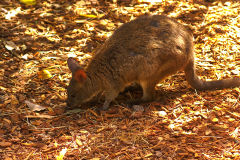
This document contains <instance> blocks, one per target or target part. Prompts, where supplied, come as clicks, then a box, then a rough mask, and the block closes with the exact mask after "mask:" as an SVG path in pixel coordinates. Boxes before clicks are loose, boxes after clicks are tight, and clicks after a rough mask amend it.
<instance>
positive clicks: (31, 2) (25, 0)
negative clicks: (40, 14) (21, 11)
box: [20, 0, 36, 6]
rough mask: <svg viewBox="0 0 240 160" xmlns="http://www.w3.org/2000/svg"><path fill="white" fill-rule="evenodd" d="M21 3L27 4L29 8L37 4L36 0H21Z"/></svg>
mask: <svg viewBox="0 0 240 160" xmlns="http://www.w3.org/2000/svg"><path fill="white" fill-rule="evenodd" d="M20 2H22V3H23V4H26V5H28V6H30V5H35V4H36V0H20Z"/></svg>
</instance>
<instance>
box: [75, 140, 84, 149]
mask: <svg viewBox="0 0 240 160" xmlns="http://www.w3.org/2000/svg"><path fill="white" fill-rule="evenodd" d="M76 143H77V144H78V146H80V147H81V146H82V145H83V143H82V142H81V141H80V140H78V139H76Z"/></svg>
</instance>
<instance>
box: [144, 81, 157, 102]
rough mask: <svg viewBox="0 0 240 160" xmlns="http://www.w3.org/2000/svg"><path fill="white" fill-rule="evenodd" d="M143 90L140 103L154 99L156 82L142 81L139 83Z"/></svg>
mask: <svg viewBox="0 0 240 160" xmlns="http://www.w3.org/2000/svg"><path fill="white" fill-rule="evenodd" d="M140 84H141V86H142V89H143V96H142V98H141V100H142V101H144V102H148V101H152V100H154V99H155V86H156V84H157V82H156V81H151V82H149V81H142V82H140Z"/></svg>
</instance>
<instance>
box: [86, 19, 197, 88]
mask: <svg viewBox="0 0 240 160" xmlns="http://www.w3.org/2000/svg"><path fill="white" fill-rule="evenodd" d="M192 39H193V38H192V34H191V32H190V31H189V30H188V29H187V28H186V27H185V26H183V25H182V24H180V23H178V22H176V21H175V20H173V19H171V18H168V17H166V16H162V15H154V16H148V15H145V16H140V17H138V18H137V19H135V20H133V21H131V22H129V23H126V24H124V25H122V26H121V27H120V28H119V29H117V30H116V31H115V32H114V34H113V35H112V36H111V37H110V38H109V39H108V40H107V41H106V42H105V43H104V45H103V46H102V47H101V49H100V50H98V52H97V53H96V56H95V57H94V58H93V60H92V62H91V63H90V65H89V66H88V70H90V71H94V72H95V73H99V74H103V75H104V76H105V77H106V80H107V81H109V80H110V81H113V82H114V83H117V84H115V85H120V86H121V84H123V85H125V83H127V84H128V83H131V82H134V81H136V82H141V81H151V80H154V81H159V80H161V79H163V78H165V77H166V76H168V75H170V74H173V73H175V72H176V71H178V70H181V69H182V68H183V67H184V66H185V64H186V62H187V61H188V59H189V57H191V56H192V49H193V47H192V46H193V44H192Z"/></svg>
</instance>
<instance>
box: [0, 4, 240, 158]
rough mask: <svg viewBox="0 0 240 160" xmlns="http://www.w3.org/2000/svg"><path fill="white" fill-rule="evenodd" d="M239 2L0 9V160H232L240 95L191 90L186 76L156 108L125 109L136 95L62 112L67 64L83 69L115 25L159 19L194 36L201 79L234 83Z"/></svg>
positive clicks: (171, 82) (168, 87) (237, 150)
mask: <svg viewBox="0 0 240 160" xmlns="http://www.w3.org/2000/svg"><path fill="white" fill-rule="evenodd" d="M239 8H240V3H239V2H238V1H218V0H216V1H210V0H208V1H207V0H206V1H204V0H192V1H189V2H186V1H185V0H179V1H171V0H169V1H167V0H166V1H165V0H162V1H160V0H159V3H150V2H149V0H134V1H130V0H112V1H107V0H82V1H81V0H79V1H77V0H65V1H64V0H61V1H58V0H42V1H40V0H39V1H34V0H21V2H19V1H17V0H2V1H1V2H0V21H1V23H0V159H4V160H11V159H14V160H21V159H24V160H28V159H36V160H38V159H39V160H40V159H57V160H61V159H68V160H69V159H70V160H71V159H92V160H98V159H99V160H100V159H101V160H102V159H121V160H125V159H129V160H130V159H131V160H132V159H135V160H137V159H167V160H172V159H173V160H175V159H240V144H239V140H240V129H239V126H240V125H239V123H240V121H239V120H240V103H239V93H240V89H239V88H234V89H224V90H219V91H204V92H203V91H197V90H193V89H191V88H190V86H189V85H188V84H187V82H186V81H185V78H184V74H183V73H182V72H179V73H178V74H177V75H174V76H172V77H169V78H168V79H167V80H165V81H164V82H163V83H161V84H159V85H158V86H157V87H156V89H157V92H158V97H159V98H158V101H155V102H152V103H147V104H140V105H139V106H135V108H134V107H133V108H128V107H127V105H126V104H125V103H124V102H125V101H126V100H129V99H132V98H134V97H140V96H141V90H138V89H133V90H128V91H125V92H124V93H122V94H121V95H119V97H118V98H117V100H116V102H115V103H114V104H112V105H111V107H110V109H109V110H107V111H105V112H98V111H97V108H99V107H101V106H102V103H101V102H100V103H88V104H85V105H83V106H82V107H81V108H68V107H66V103H65V100H66V89H65V88H66V86H67V85H68V83H69V80H70V77H71V74H70V71H69V70H68V67H67V64H66V60H67V58H68V57H76V58H77V59H78V60H79V63H81V64H82V65H83V66H86V65H87V64H88V62H89V61H90V60H91V57H92V56H93V55H94V51H95V50H96V48H98V47H99V46H100V45H101V44H103V43H104V41H105V40H106V39H107V38H108V37H109V36H110V35H111V34H112V32H113V31H114V30H115V29H116V28H117V27H119V26H120V25H121V24H123V23H125V22H128V21H130V20H132V19H134V18H135V17H137V16H139V15H142V14H145V13H150V14H166V15H169V16H170V17H174V18H176V19H177V20H178V21H179V22H181V23H183V24H186V25H188V26H189V27H190V28H191V29H192V30H193V32H194V37H195V44H196V45H195V52H196V65H197V71H198V74H199V76H200V77H201V79H221V78H228V77H232V76H239V71H240V69H239V68H240V53H239V52H240V9H239Z"/></svg>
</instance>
